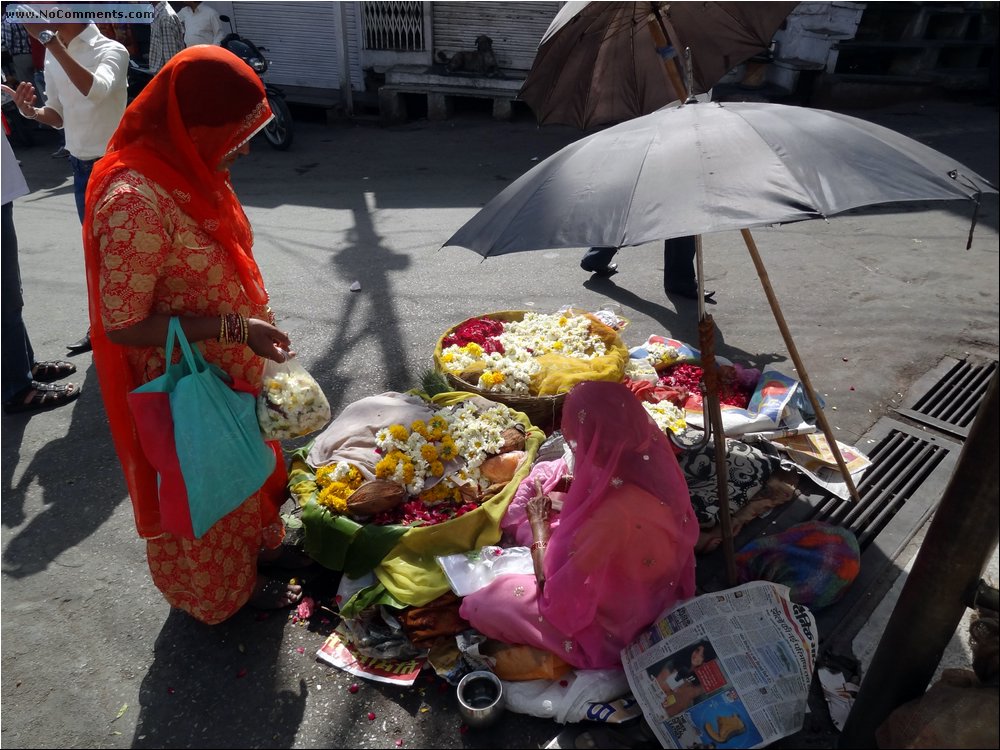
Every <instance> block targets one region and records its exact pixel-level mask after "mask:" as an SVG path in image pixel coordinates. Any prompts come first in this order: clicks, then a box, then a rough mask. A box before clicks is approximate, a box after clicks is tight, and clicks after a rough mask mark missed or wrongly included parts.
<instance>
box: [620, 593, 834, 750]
mask: <svg viewBox="0 0 1000 750" xmlns="http://www.w3.org/2000/svg"><path fill="white" fill-rule="evenodd" d="M818 640H819V638H818V635H817V632H816V620H815V619H814V618H813V616H812V613H811V612H810V611H809V610H808V609H807V608H805V607H803V606H800V605H798V604H793V603H792V602H791V601H790V600H789V598H788V587H787V586H782V585H780V584H775V583H770V582H767V581H753V582H751V583H747V584H744V585H742V586H737V587H736V588H733V589H727V590H725V591H718V592H714V593H711V594H704V595H702V596H698V597H695V598H694V599H690V600H688V601H686V602H684V603H682V604H680V605H678V606H676V607H674V608H673V609H671V610H668V611H667V612H666V613H664V614H663V615H662V616H661V617H660V618H659V619H658V620H657V621H656V622H654V623H653V624H652V625H651V626H650V627H649V628H647V629H646V630H645V631H643V632H642V633H640V634H639V637H638V638H637V639H636V640H635V641H634V642H633V643H631V644H629V645H628V646H626V647H625V648H624V649H622V664H623V665H624V667H625V674H626V676H627V677H628V681H629V686H630V687H631V688H632V694H633V696H634V697H635V699H636V700H637V701H638V702H639V706H640V707H641V708H642V712H643V714H644V715H645V717H646V720H647V722H648V723H649V725H650V727H652V729H653V731H654V732H655V733H656V737H657V739H658V740H659V741H660V744H661V745H662V746H663V747H665V748H708V747H714V748H757V747H765V746H766V745H769V744H770V743H772V742H774V741H775V740H778V739H780V738H781V737H786V736H788V735H789V734H793V733H795V732H797V731H798V730H799V729H800V728H801V727H802V722H803V719H804V717H805V713H806V703H807V699H808V696H809V685H810V682H811V681H812V674H813V668H814V666H815V660H816V649H817V643H818Z"/></svg>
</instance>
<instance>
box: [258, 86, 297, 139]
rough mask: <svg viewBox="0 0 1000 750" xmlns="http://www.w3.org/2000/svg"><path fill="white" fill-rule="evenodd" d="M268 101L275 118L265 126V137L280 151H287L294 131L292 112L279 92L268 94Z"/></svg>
mask: <svg viewBox="0 0 1000 750" xmlns="http://www.w3.org/2000/svg"><path fill="white" fill-rule="evenodd" d="M267 103H268V104H270V105H271V111H272V112H273V113H274V118H273V119H272V120H271V122H269V123H268V124H267V127H266V128H264V137H265V138H267V142H268V143H270V144H271V145H272V146H273V147H274V148H276V149H278V151H286V150H287V149H288V148H289V147H290V146H291V145H292V137H293V136H294V134H295V133H294V131H293V128H292V113H291V111H290V110H289V109H288V105H287V104H286V103H285V100H284V99H283V98H282V97H281V96H279V95H277V94H268V95H267Z"/></svg>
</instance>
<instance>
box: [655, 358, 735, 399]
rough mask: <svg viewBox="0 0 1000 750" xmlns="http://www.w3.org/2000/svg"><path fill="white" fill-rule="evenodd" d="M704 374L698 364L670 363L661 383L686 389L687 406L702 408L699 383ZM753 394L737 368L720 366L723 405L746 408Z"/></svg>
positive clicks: (661, 377) (720, 390) (720, 396)
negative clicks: (741, 378)
mask: <svg viewBox="0 0 1000 750" xmlns="http://www.w3.org/2000/svg"><path fill="white" fill-rule="evenodd" d="M703 375H704V370H702V369H701V368H700V367H698V366H697V365H689V364H676V365H670V367H668V368H666V369H665V370H663V372H662V373H661V375H660V383H661V384H662V385H665V386H667V387H668V388H676V389H678V390H683V391H685V392H686V393H687V400H686V401H685V406H686V407H688V408H692V409H700V408H701V391H700V390H699V389H698V384H699V383H701V379H702V376H703ZM751 396H753V388H752V387H751V388H750V389H749V390H747V388H746V385H745V384H744V382H742V381H741V380H740V377H739V373H738V372H737V371H736V368H734V367H730V366H728V365H722V366H720V367H719V401H720V403H721V404H722V405H723V406H735V407H738V408H740V409H745V408H747V405H748V404H749V403H750V397H751Z"/></svg>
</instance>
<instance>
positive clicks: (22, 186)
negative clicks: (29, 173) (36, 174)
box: [0, 128, 28, 206]
mask: <svg viewBox="0 0 1000 750" xmlns="http://www.w3.org/2000/svg"><path fill="white" fill-rule="evenodd" d="M0 132H3V128H0ZM0 187H2V190H0V192H2V193H3V199H2V200H0V203H2V204H3V205H5V206H6V205H7V204H8V203H10V202H11V201H12V200H14V199H15V198H20V197H21V196H22V195H27V194H28V183H27V182H25V180H24V173H23V172H22V171H21V167H20V166H18V163H17V157H16V156H14V149H12V148H11V147H10V144H9V143H8V142H7V134H6V133H4V134H3V172H2V173H0Z"/></svg>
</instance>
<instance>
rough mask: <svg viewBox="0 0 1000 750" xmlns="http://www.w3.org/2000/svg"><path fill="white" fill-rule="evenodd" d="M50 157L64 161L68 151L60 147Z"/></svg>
mask: <svg viewBox="0 0 1000 750" xmlns="http://www.w3.org/2000/svg"><path fill="white" fill-rule="evenodd" d="M50 156H51V157H52V158H53V159H66V158H68V157H69V151H67V150H66V147H65V146H60V147H59V149H58V150H57V151H53V152H52V153H51V154H50Z"/></svg>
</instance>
